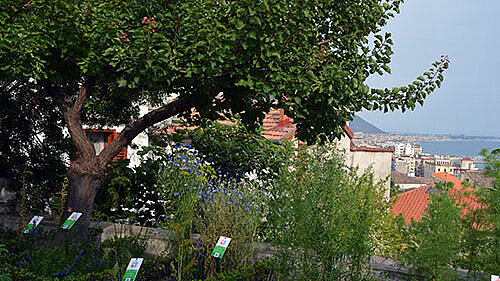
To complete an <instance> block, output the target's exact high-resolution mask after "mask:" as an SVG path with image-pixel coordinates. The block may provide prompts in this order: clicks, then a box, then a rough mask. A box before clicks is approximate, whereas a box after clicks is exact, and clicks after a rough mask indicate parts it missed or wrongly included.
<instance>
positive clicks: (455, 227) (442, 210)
mask: <svg viewBox="0 0 500 281" xmlns="http://www.w3.org/2000/svg"><path fill="white" fill-rule="evenodd" d="M446 185H448V186H447V188H445V186H444V184H443V185H441V187H440V189H441V190H445V191H444V192H443V193H442V194H434V195H432V196H431V198H430V202H429V206H428V207H427V209H426V213H425V214H424V215H423V216H422V220H421V221H420V222H414V224H413V225H412V226H411V227H410V228H409V231H410V233H408V234H409V235H408V236H409V237H412V241H410V243H409V246H408V249H407V251H406V252H405V253H404V256H405V258H406V260H407V261H409V262H410V264H412V265H413V266H415V268H416V272H417V273H420V274H424V275H425V276H426V280H427V279H429V280H443V281H444V280H456V278H458V276H456V272H454V271H453V268H452V267H453V266H454V265H456V261H457V260H458V257H459V251H460V242H461V229H460V209H459V208H457V206H456V198H455V197H454V196H453V195H450V194H449V193H448V192H447V191H446V190H447V189H448V188H450V187H452V184H451V183H450V184H446Z"/></svg>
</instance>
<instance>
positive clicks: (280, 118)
mask: <svg viewBox="0 0 500 281" xmlns="http://www.w3.org/2000/svg"><path fill="white" fill-rule="evenodd" d="M262 125H263V127H264V130H263V131H262V136H263V137H265V138H266V139H268V140H271V141H278V142H279V141H284V140H289V139H291V138H292V137H294V136H295V132H296V130H297V126H296V125H295V124H293V119H292V118H290V117H288V116H286V115H285V114H284V110H283V109H282V108H280V109H271V111H269V113H267V114H266V116H265V117H264V120H263V122H262Z"/></svg>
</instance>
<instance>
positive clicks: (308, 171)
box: [268, 146, 381, 280]
mask: <svg viewBox="0 0 500 281" xmlns="http://www.w3.org/2000/svg"><path fill="white" fill-rule="evenodd" d="M378 188H379V186H377V185H375V184H374V182H373V179H372V176H371V174H368V173H365V174H364V175H362V176H361V177H358V176H357V174H356V170H353V169H350V168H348V167H347V166H346V165H345V164H344V158H343V157H342V155H341V154H340V153H339V152H336V151H335V150H334V148H330V149H329V148H327V147H319V146H317V147H314V148H310V149H308V150H304V151H301V152H299V156H298V158H297V159H296V160H295V161H294V162H292V163H290V166H289V167H286V168H284V169H282V170H281V172H280V175H279V178H278V181H277V183H276V184H275V185H274V186H273V189H271V190H269V192H270V197H271V198H272V199H273V200H271V201H270V202H271V203H270V215H269V224H268V230H269V234H268V241H270V242H273V244H275V245H278V247H279V248H280V251H279V255H280V270H281V272H282V273H283V276H286V277H287V278H292V279H296V280H339V279H343V280H362V279H363V278H366V277H367V276H368V274H366V270H364V268H363V266H364V264H365V262H366V261H367V260H368V258H369V256H370V254H371V253H372V244H371V240H370V229H371V227H372V224H373V222H374V220H375V211H374V210H375V207H376V206H375V205H376V202H377V197H378V194H379V192H381V191H380V190H378Z"/></svg>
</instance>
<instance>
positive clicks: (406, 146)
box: [394, 142, 415, 156]
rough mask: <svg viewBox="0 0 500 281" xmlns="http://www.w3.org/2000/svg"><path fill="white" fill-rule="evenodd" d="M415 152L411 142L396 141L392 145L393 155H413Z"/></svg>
mask: <svg viewBox="0 0 500 281" xmlns="http://www.w3.org/2000/svg"><path fill="white" fill-rule="evenodd" d="M414 154H415V148H414V147H413V145H412V144H411V143H409V142H408V143H398V144H396V146H395V147H394V155H396V156H401V155H408V156H413V155H414Z"/></svg>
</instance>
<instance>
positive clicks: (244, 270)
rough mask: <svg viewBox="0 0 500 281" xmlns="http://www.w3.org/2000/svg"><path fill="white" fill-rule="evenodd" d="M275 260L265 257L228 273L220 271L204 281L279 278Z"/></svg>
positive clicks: (245, 280) (248, 280)
mask: <svg viewBox="0 0 500 281" xmlns="http://www.w3.org/2000/svg"><path fill="white" fill-rule="evenodd" d="M278 276H279V272H278V266H277V263H276V261H275V260H272V259H265V260H262V261H259V262H257V263H255V264H253V265H250V266H243V267H241V268H239V269H236V270H234V271H231V272H229V273H220V274H217V276H216V277H213V278H209V279H206V281H271V280H279V279H278Z"/></svg>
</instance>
